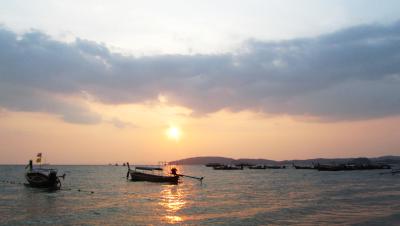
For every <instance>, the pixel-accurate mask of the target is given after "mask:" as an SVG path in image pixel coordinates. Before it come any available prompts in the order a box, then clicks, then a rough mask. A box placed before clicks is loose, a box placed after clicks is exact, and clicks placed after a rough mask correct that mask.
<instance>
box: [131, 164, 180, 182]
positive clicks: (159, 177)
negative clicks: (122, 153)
mask: <svg viewBox="0 0 400 226" xmlns="http://www.w3.org/2000/svg"><path fill="white" fill-rule="evenodd" d="M127 166H128V172H127V174H126V178H127V179H129V175H130V176H131V180H132V181H149V182H159V183H172V184H177V183H178V182H179V175H177V174H176V171H175V174H172V175H163V174H162V171H163V169H162V168H160V167H144V166H135V167H134V168H133V169H131V168H130V166H129V163H127Z"/></svg>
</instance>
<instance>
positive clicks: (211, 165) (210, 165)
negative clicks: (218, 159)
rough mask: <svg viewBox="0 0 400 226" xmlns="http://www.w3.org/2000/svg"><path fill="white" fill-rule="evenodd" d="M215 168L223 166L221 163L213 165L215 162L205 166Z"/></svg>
mask: <svg viewBox="0 0 400 226" xmlns="http://www.w3.org/2000/svg"><path fill="white" fill-rule="evenodd" d="M215 166H223V165H222V164H221V163H215V162H211V163H207V164H206V167H215Z"/></svg>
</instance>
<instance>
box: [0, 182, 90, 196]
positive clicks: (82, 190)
mask: <svg viewBox="0 0 400 226" xmlns="http://www.w3.org/2000/svg"><path fill="white" fill-rule="evenodd" d="M0 183H3V184H17V185H27V184H26V183H22V182H18V181H11V180H0ZM60 190H62V191H77V192H87V193H89V194H94V191H88V190H84V189H80V188H77V189H72V188H60Z"/></svg>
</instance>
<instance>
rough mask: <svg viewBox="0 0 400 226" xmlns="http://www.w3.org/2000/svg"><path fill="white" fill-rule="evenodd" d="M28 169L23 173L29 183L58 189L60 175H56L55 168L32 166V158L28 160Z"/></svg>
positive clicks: (34, 185)
mask: <svg viewBox="0 0 400 226" xmlns="http://www.w3.org/2000/svg"><path fill="white" fill-rule="evenodd" d="M27 167H29V168H28V170H27V171H26V173H25V178H26V180H27V181H28V183H29V185H30V186H32V187H38V188H50V189H60V188H61V181H60V177H62V178H65V174H64V175H63V176H58V175H57V173H58V172H57V169H46V168H41V167H39V168H33V164H32V160H30V161H29V164H28V166H27Z"/></svg>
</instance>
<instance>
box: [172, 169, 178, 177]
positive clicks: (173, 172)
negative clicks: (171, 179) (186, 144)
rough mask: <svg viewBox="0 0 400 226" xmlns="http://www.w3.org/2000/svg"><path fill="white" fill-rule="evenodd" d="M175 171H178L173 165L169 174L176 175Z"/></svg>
mask: <svg viewBox="0 0 400 226" xmlns="http://www.w3.org/2000/svg"><path fill="white" fill-rule="evenodd" d="M177 171H178V170H177V169H176V168H175V167H174V168H172V169H171V174H173V175H175V176H176V175H177V174H176V172H177Z"/></svg>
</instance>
